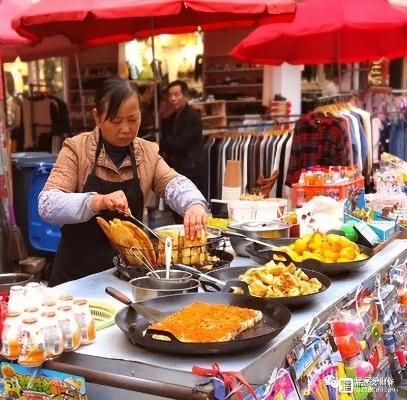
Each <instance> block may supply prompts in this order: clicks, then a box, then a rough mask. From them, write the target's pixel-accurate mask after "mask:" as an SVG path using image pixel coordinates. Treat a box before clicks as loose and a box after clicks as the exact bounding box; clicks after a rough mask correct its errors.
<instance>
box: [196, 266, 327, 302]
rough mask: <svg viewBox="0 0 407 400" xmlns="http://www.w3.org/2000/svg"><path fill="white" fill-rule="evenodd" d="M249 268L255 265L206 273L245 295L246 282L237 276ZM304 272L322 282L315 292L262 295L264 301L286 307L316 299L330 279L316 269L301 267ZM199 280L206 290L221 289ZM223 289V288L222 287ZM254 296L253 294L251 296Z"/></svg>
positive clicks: (247, 289) (246, 290) (246, 289)
mask: <svg viewBox="0 0 407 400" xmlns="http://www.w3.org/2000/svg"><path fill="white" fill-rule="evenodd" d="M251 268H256V267H253V266H251V267H231V268H224V269H219V270H216V271H211V272H209V273H207V274H206V275H209V276H212V277H213V278H216V279H219V280H221V281H224V282H227V287H229V288H231V287H236V286H238V287H240V288H242V289H243V291H244V292H245V294H246V295H250V292H249V288H248V285H247V283H246V282H242V281H240V280H239V276H240V275H243V274H244V273H245V272H247V271H248V270H249V269H251ZM301 269H302V270H303V271H304V273H306V274H307V275H308V277H309V278H317V279H318V280H319V281H320V282H321V283H322V286H323V287H322V290H320V291H319V292H317V293H313V294H307V295H305V296H291V297H264V298H263V299H264V301H270V300H272V301H277V302H279V303H280V304H283V305H284V306H286V307H288V308H290V309H291V308H297V307H303V306H305V305H307V304H309V303H311V302H312V301H314V300H316V299H317V298H318V296H319V295H320V294H321V293H323V292H325V290H327V289H329V287H330V286H331V283H332V282H331V280H330V279H329V278H328V277H327V276H325V275H323V274H321V273H320V272H316V271H311V270H307V269H303V268H301ZM200 281H201V286H202V288H203V289H204V290H205V291H207V292H210V291H214V290H215V291H216V290H221V288H220V287H219V286H217V285H216V284H214V283H212V282H207V281H205V279H204V278H201V279H200ZM222 290H223V291H224V290H225V288H223V289H222ZM253 297H255V296H253Z"/></svg>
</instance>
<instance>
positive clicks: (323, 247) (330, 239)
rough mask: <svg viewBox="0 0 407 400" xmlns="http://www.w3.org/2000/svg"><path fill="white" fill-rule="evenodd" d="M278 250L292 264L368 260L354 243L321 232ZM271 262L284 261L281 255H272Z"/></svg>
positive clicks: (344, 238)
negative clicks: (305, 261)
mask: <svg viewBox="0 0 407 400" xmlns="http://www.w3.org/2000/svg"><path fill="white" fill-rule="evenodd" d="M278 250H280V251H283V252H285V253H287V254H288V255H289V256H290V258H291V260H292V261H294V262H302V261H304V260H308V259H314V260H318V261H320V262H321V263H327V264H330V263H336V262H339V263H342V262H352V261H360V260H364V259H366V258H368V255H366V254H363V253H361V251H360V249H359V246H358V245H357V244H356V243H354V242H351V241H350V240H349V239H348V238H346V237H345V236H340V235H335V234H332V233H329V234H324V233H321V232H314V233H313V234H311V235H305V236H304V237H302V238H301V239H297V240H296V241H295V242H294V243H292V244H290V245H289V246H283V247H279V248H278ZM273 260H274V261H285V260H283V256H281V255H274V256H273Z"/></svg>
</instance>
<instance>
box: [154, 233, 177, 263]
mask: <svg viewBox="0 0 407 400" xmlns="http://www.w3.org/2000/svg"><path fill="white" fill-rule="evenodd" d="M157 233H158V234H159V235H160V240H159V242H158V260H157V264H158V265H165V237H166V236H169V237H170V238H171V239H172V254H171V262H172V263H173V264H177V263H179V262H180V260H179V239H180V236H181V231H180V230H179V229H163V230H160V231H158V232H157Z"/></svg>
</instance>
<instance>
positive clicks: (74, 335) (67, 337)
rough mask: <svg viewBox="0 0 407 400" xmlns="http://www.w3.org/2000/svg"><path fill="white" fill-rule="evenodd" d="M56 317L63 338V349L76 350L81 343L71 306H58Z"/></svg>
mask: <svg viewBox="0 0 407 400" xmlns="http://www.w3.org/2000/svg"><path fill="white" fill-rule="evenodd" d="M57 318H58V324H59V327H60V328H61V331H62V335H63V338H64V351H73V350H76V349H77V348H78V347H79V346H80V344H81V334H80V330H79V326H78V324H77V322H76V320H75V315H74V313H73V311H72V307H71V306H61V307H58V312H57Z"/></svg>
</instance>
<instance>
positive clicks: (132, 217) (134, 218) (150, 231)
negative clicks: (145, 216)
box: [116, 208, 160, 239]
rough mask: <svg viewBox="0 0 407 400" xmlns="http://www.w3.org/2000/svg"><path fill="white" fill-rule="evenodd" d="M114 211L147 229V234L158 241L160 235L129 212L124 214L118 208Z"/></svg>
mask: <svg viewBox="0 0 407 400" xmlns="http://www.w3.org/2000/svg"><path fill="white" fill-rule="evenodd" d="M116 211H117V212H118V213H120V214H123V215H124V216H125V217H128V218H131V219H132V220H133V221H135V222H137V224H139V225H141V226H142V227H143V228H145V229H147V230H148V232H149V233H151V234H152V235H153V236H154V237H156V238H157V239H160V235H159V234H158V233H157V232H156V231H155V230H153V229H151V228H150V227H149V226H147V225H146V224H144V223H143V222H141V221H140V220H138V219H137V218H136V217H135V216H134V215H133V214H132V213H131V212H125V211H123V210H120V208H116Z"/></svg>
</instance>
